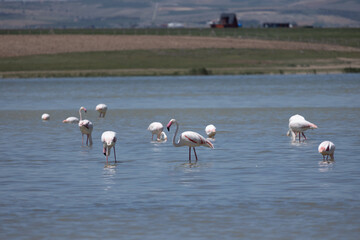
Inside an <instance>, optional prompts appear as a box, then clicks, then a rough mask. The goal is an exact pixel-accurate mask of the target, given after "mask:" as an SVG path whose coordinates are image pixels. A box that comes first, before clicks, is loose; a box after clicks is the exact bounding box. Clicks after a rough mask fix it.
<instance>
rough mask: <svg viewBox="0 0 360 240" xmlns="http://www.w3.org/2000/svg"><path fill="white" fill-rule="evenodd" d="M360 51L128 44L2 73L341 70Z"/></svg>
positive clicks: (17, 64)
mask: <svg viewBox="0 0 360 240" xmlns="http://www.w3.org/2000/svg"><path fill="white" fill-rule="evenodd" d="M358 59H360V53H359V52H332V51H313V50H301V51H299V50H265V49H197V50H185V49H180V50H171V49H169V50H128V51H111V52H84V53H66V54H54V55H35V56H24V57H12V58H2V59H0V76H2V77H3V78H9V77H64V76H129V75H196V74H271V73H272V74H279V73H320V72H341V71H343V69H345V68H354V69H355V70H356V68H357V67H356V66H357V65H356V64H358Z"/></svg>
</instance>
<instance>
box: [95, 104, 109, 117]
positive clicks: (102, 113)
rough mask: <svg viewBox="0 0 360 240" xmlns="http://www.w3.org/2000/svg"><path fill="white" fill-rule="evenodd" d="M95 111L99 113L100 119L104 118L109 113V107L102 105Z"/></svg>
mask: <svg viewBox="0 0 360 240" xmlns="http://www.w3.org/2000/svg"><path fill="white" fill-rule="evenodd" d="M95 110H96V111H98V112H99V117H103V118H104V117H105V114H106V111H107V106H106V104H103V103H100V104H98V105H97V106H96V108H95Z"/></svg>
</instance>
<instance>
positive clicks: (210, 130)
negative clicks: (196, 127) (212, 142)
mask: <svg viewBox="0 0 360 240" xmlns="http://www.w3.org/2000/svg"><path fill="white" fill-rule="evenodd" d="M205 132H206V135H208V137H209V138H214V137H215V134H216V127H215V126H214V125H212V124H210V125H207V126H206V128H205Z"/></svg>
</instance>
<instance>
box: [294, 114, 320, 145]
mask: <svg viewBox="0 0 360 240" xmlns="http://www.w3.org/2000/svg"><path fill="white" fill-rule="evenodd" d="M315 128H318V127H317V126H316V125H315V124H313V123H311V122H309V121H307V120H305V118H304V117H303V116H300V115H295V116H292V117H291V118H290V119H289V132H290V133H291V135H292V138H293V141H294V140H295V139H296V136H297V134H299V142H300V141H301V135H303V136H304V138H305V140H306V136H305V134H304V132H305V131H306V130H308V129H315ZM289 132H288V135H289Z"/></svg>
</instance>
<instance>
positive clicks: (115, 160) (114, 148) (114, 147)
mask: <svg viewBox="0 0 360 240" xmlns="http://www.w3.org/2000/svg"><path fill="white" fill-rule="evenodd" d="M114 157H115V163H116V153H115V146H114Z"/></svg>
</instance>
